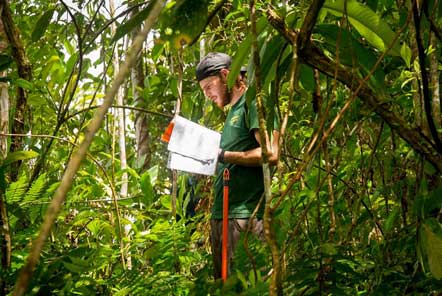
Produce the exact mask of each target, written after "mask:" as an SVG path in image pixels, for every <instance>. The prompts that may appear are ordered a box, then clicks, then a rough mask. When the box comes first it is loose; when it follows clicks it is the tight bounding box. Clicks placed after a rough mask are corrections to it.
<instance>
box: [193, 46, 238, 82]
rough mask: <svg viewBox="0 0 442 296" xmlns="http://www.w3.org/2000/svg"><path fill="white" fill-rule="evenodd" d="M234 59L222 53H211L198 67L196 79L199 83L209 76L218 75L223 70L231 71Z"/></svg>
mask: <svg viewBox="0 0 442 296" xmlns="http://www.w3.org/2000/svg"><path fill="white" fill-rule="evenodd" d="M231 63H232V58H231V57H230V56H229V55H227V54H225V53H221V52H211V53H209V54H208V55H206V56H205V57H204V58H203V59H202V60H201V61H200V62H199V63H198V66H196V78H197V79H198V81H201V80H203V79H204V78H207V77H209V76H213V75H216V74H218V72H219V71H220V70H221V69H229V68H230V64H231Z"/></svg>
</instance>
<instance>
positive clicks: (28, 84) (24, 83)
mask: <svg viewBox="0 0 442 296" xmlns="http://www.w3.org/2000/svg"><path fill="white" fill-rule="evenodd" d="M15 83H16V84H17V86H18V87H21V88H23V89H27V90H33V89H34V84H33V83H32V82H30V81H27V80H25V79H23V78H18V79H17V80H16V81H15Z"/></svg>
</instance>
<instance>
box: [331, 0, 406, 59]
mask: <svg viewBox="0 0 442 296" xmlns="http://www.w3.org/2000/svg"><path fill="white" fill-rule="evenodd" d="M323 8H324V9H327V11H329V12H330V13H332V14H334V15H336V16H342V15H346V16H347V17H348V19H349V21H350V23H351V24H352V25H353V26H354V27H355V28H356V30H357V31H358V32H359V34H361V35H362V36H363V37H364V38H366V39H367V41H368V42H369V43H370V44H371V45H373V46H374V47H376V48H377V49H379V50H380V51H385V50H386V49H387V48H388V47H389V46H390V44H391V43H392V42H393V40H394V38H395V36H396V33H395V32H393V30H391V28H390V26H389V25H388V24H387V23H386V22H384V21H383V20H382V19H381V18H380V17H379V16H378V15H377V14H376V13H375V12H374V11H373V10H371V9H370V8H369V7H367V6H364V5H363V4H361V3H359V2H357V1H355V0H348V1H347V0H328V1H326V2H325V3H324V6H323ZM389 53H390V54H392V55H395V56H400V53H401V47H400V45H399V42H398V40H396V42H395V44H394V45H393V47H392V48H391V50H390V51H389Z"/></svg>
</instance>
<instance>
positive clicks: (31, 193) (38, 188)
mask: <svg viewBox="0 0 442 296" xmlns="http://www.w3.org/2000/svg"><path fill="white" fill-rule="evenodd" d="M46 183H47V179H46V174H45V173H44V174H41V175H40V176H38V178H37V180H35V181H34V182H33V183H32V185H31V188H29V190H28V192H26V195H25V198H24V202H29V201H33V200H36V199H38V198H39V197H41V196H42V195H43V194H44V193H45V191H44V190H45V189H46Z"/></svg>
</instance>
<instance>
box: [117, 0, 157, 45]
mask: <svg viewBox="0 0 442 296" xmlns="http://www.w3.org/2000/svg"><path fill="white" fill-rule="evenodd" d="M154 2H155V1H152V2H151V4H150V5H149V6H147V7H146V8H144V9H143V10H141V11H140V12H138V13H137V14H136V15H135V16H134V17H132V18H130V19H129V20H128V21H127V22H125V23H124V24H122V25H120V26H118V28H117V31H116V32H115V36H114V38H113V40H112V42H115V41H117V40H118V39H120V38H121V37H123V36H125V35H126V34H128V33H130V32H132V30H133V29H135V28H136V27H138V26H140V25H141V24H142V23H143V22H144V20H145V19H146V18H147V16H148V15H149V14H150V11H151V10H152V7H153V5H154V4H155V3H154Z"/></svg>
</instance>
